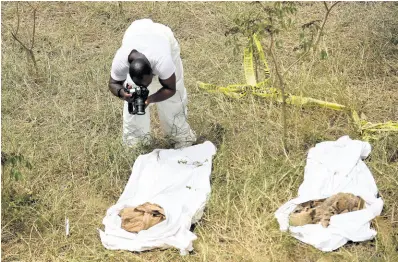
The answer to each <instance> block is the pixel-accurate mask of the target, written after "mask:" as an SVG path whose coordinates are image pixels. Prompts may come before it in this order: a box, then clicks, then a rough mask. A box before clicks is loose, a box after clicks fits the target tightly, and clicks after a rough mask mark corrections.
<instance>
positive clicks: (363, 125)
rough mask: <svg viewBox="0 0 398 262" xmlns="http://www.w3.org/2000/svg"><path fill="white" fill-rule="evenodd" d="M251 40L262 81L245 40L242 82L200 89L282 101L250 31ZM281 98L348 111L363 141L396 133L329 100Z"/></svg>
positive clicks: (394, 125)
mask: <svg viewBox="0 0 398 262" xmlns="http://www.w3.org/2000/svg"><path fill="white" fill-rule="evenodd" d="M251 40H252V41H253V43H254V45H255V46H256V48H257V52H258V56H259V59H260V60H261V62H262V63H263V65H264V69H263V70H264V75H265V78H266V79H265V80H264V81H262V82H259V83H257V79H256V74H255V69H254V62H253V44H252V42H251V41H249V43H248V45H247V46H246V48H245V49H244V58H243V68H244V73H245V79H246V84H233V85H228V86H226V87H222V86H217V85H213V84H206V83H203V82H198V86H199V88H201V89H204V90H206V91H207V92H210V93H223V94H225V95H227V96H229V97H232V98H236V99H239V98H242V97H244V96H246V95H247V94H248V93H251V94H253V95H255V96H258V97H262V98H270V99H273V100H276V101H277V102H280V103H282V102H283V97H282V92H281V90H280V89H277V88H274V87H270V86H269V84H268V81H269V79H270V76H271V75H270V70H269V67H268V64H267V60H266V59H265V54H264V50H263V47H262V45H261V43H260V41H259V39H258V37H257V35H256V34H253V37H252V39H251ZM285 97H286V100H285V101H286V103H287V104H290V105H297V106H303V105H306V106H318V107H324V108H329V109H332V110H338V111H346V112H348V113H349V114H350V115H351V118H352V120H353V122H354V124H355V126H356V128H357V129H358V131H359V133H360V134H361V136H362V138H363V139H365V140H370V139H377V137H378V136H377V134H380V133H381V132H398V122H393V121H389V122H386V123H377V124H372V123H370V122H367V121H366V120H364V119H361V118H360V117H359V116H358V113H357V112H356V111H355V110H351V109H350V108H348V107H346V106H344V105H340V104H336V103H331V102H327V101H323V100H319V99H315V98H311V97H302V96H295V95H292V94H289V93H287V94H285Z"/></svg>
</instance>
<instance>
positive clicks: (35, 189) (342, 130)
mask: <svg viewBox="0 0 398 262" xmlns="http://www.w3.org/2000/svg"><path fill="white" fill-rule="evenodd" d="M33 4H35V5H36V6H37V8H38V17H37V28H36V39H35V42H36V43H35V47H34V50H35V55H36V58H37V60H38V65H39V68H40V72H41V75H40V76H38V77H34V75H32V64H31V63H30V62H29V61H28V62H27V61H26V55H25V53H24V51H23V49H22V48H21V47H20V46H19V44H18V43H17V42H15V41H13V39H12V38H11V35H10V33H9V32H8V30H7V28H8V27H7V26H9V25H15V23H16V16H15V6H16V3H11V2H3V3H2V50H1V51H2V101H1V102H2V108H1V113H2V114H1V115H2V116H1V120H2V129H1V131H2V143H1V145H2V151H3V152H7V153H15V154H21V155H23V156H24V157H25V159H26V160H27V161H29V162H30V163H31V164H32V169H29V168H26V167H24V165H23V164H22V163H21V164H17V165H16V167H15V168H16V169H18V170H19V171H20V172H21V173H22V176H23V179H22V180H19V181H15V180H14V179H11V178H10V172H11V170H10V169H11V166H10V165H5V166H3V167H4V169H3V170H2V171H3V173H2V224H1V226H2V261H397V260H398V255H397V246H398V239H397V235H398V224H397V216H398V204H397V203H398V201H397V200H398V193H397V192H398V178H397V174H398V164H397V163H398V162H397V161H398V160H397V159H398V156H397V154H398V152H397V144H398V137H397V136H395V137H394V136H390V137H383V138H381V139H380V140H379V141H376V142H373V143H372V147H373V152H372V155H371V159H369V160H368V161H367V164H368V166H369V167H370V169H371V170H372V172H373V175H374V177H375V180H376V182H377V185H378V187H379V190H380V194H381V195H382V197H383V199H384V200H385V206H384V210H383V213H382V216H381V217H380V219H379V220H378V221H377V223H375V226H376V227H377V229H378V233H379V234H378V236H377V238H376V239H375V240H373V241H367V242H364V243H359V244H347V245H345V246H344V247H342V248H340V249H339V250H338V251H335V252H332V253H326V254H324V253H322V252H320V251H318V250H316V249H315V248H313V247H311V246H308V245H305V244H303V243H300V242H299V241H297V240H295V239H294V238H292V237H290V236H289V235H288V234H287V233H281V232H280V231H279V228H278V224H277V222H276V220H275V219H274V217H273V214H274V212H275V210H276V209H277V208H278V207H279V206H280V205H282V204H283V203H284V202H286V201H287V200H289V199H291V198H293V197H295V196H296V193H297V189H298V186H299V185H300V184H301V182H302V180H303V170H304V166H305V159H306V153H307V150H308V148H310V147H311V146H314V145H315V143H317V142H320V141H323V140H330V139H337V138H338V137H340V136H342V135H346V134H348V135H350V136H351V137H352V138H359V137H358V134H357V133H356V132H355V130H354V128H353V127H352V124H351V123H350V120H349V118H347V116H346V115H345V114H343V113H339V112H334V111H330V110H327V109H311V108H297V107H288V110H287V111H288V112H287V113H288V128H289V131H288V144H289V147H290V153H289V159H286V157H285V156H284V153H283V150H282V137H281V134H282V132H281V131H282V127H281V122H282V121H281V107H280V105H278V104H276V103H275V102H273V101H268V100H262V99H258V98H254V97H246V98H244V99H242V100H240V101H235V100H231V99H228V98H226V97H224V96H222V95H210V94H207V93H204V92H202V91H200V90H199V89H198V88H197V86H196V82H197V81H203V82H210V83H216V84H221V85H225V84H230V83H238V82H243V81H244V77H243V69H242V56H239V55H238V56H234V55H233V52H232V47H231V46H226V45H225V41H226V37H225V36H224V32H225V31H226V30H227V29H228V28H229V27H231V26H232V25H233V22H232V19H233V18H234V17H236V16H237V15H240V14H242V13H249V12H252V11H253V10H254V11H255V10H256V8H255V7H254V6H253V5H251V4H250V3H241V2H219V3H206V2H170V3H168V2H142V3H129V2H123V3H122V4H121V7H122V9H120V8H119V7H120V6H119V5H118V3H117V2H113V3H105V2H103V3H99V2H97V3H94V2H40V3H33ZM20 6H21V11H22V12H23V15H21V28H20V35H21V36H22V40H24V41H28V40H29V33H30V28H31V27H30V26H31V21H32V19H31V18H32V17H31V14H30V9H29V7H28V6H27V5H26V3H21V4H20ZM322 8H323V6H322V3H314V2H313V3H300V4H299V6H298V11H299V12H298V13H297V16H296V20H297V26H296V28H295V29H292V30H291V31H289V32H288V33H287V34H285V36H284V38H283V40H284V48H283V49H280V50H278V54H279V56H280V57H281V59H282V61H283V65H284V67H285V68H286V67H287V65H289V64H290V63H291V61H293V60H294V59H295V54H294V53H293V51H292V49H293V47H294V43H297V41H296V40H297V39H298V31H297V30H298V29H297V28H298V26H299V25H300V23H303V22H305V21H308V20H310V19H321V18H322V16H323V9H322ZM143 17H150V18H152V19H154V20H156V21H158V22H161V23H165V24H167V25H169V26H170V27H171V28H172V29H173V31H174V32H175V34H176V36H177V38H178V39H179V41H180V44H181V48H182V58H183V63H184V69H185V80H186V87H187V89H188V92H189V99H190V104H189V112H190V116H189V117H190V123H191V125H192V127H193V128H194V129H195V130H196V132H197V133H198V135H200V136H203V137H205V138H206V139H209V140H211V141H213V142H214V143H216V144H217V145H218V152H217V155H216V157H215V159H214V168H213V173H212V195H211V198H210V202H209V203H208V205H207V209H206V212H205V215H204V217H203V219H202V220H201V221H200V223H199V224H198V225H197V226H196V228H195V233H196V234H197V235H198V239H197V240H196V241H195V242H194V248H195V252H194V253H193V254H191V255H189V256H187V257H180V255H179V253H178V251H177V250H174V249H170V250H167V251H151V252H144V253H142V254H136V253H131V252H125V251H108V250H106V249H105V248H104V247H103V246H102V244H101V242H100V240H99V235H98V233H97V231H96V229H97V228H99V227H101V222H102V218H103V217H104V215H105V211H106V209H107V208H108V207H110V206H111V205H113V204H114V203H115V202H116V200H117V199H118V197H119V195H120V193H121V191H122V190H123V188H124V185H125V183H126V182H127V179H128V177H129V175H130V166H131V165H132V163H133V162H134V159H135V158H136V157H137V156H138V155H139V154H140V153H145V152H150V151H151V150H152V149H153V148H154V147H155V146H167V141H165V140H164V139H162V137H161V133H160V132H159V130H158V129H156V128H155V130H154V133H155V136H156V137H157V138H158V144H154V145H152V147H149V148H141V150H140V151H135V152H131V151H129V150H127V149H125V148H123V147H122V146H121V144H120V142H121V121H122V119H121V112H122V104H121V102H120V101H119V100H118V99H116V98H115V97H113V96H112V95H111V94H110V92H109V91H108V88H107V81H108V78H109V70H110V64H111V60H112V58H113V55H114V52H115V51H116V49H117V48H118V45H119V43H120V41H121V37H122V35H123V33H124V30H125V29H126V28H127V26H128V24H129V23H130V22H131V21H133V20H134V19H138V18H143ZM397 17H398V5H397V4H396V3H392V2H390V3H374V2H368V3H348V2H345V3H341V4H340V5H339V6H338V7H337V8H336V9H335V10H333V11H332V14H331V17H330V20H329V21H328V24H327V25H326V34H325V36H324V43H322V45H323V44H325V45H326V46H327V48H328V51H329V57H328V59H326V60H318V59H315V60H314V61H304V62H303V63H301V64H297V66H295V67H293V68H292V70H291V71H290V72H289V74H288V75H287V79H286V82H287V89H288V91H289V92H292V93H300V92H301V93H303V94H305V95H308V96H312V97H315V98H319V99H327V100H329V101H332V102H338V103H341V104H345V105H351V106H352V107H354V108H355V109H358V110H360V111H361V112H363V113H365V114H366V115H367V117H368V119H369V120H370V121H372V122H382V121H386V120H398V107H397V101H398V92H397V86H398V77H397V72H398V66H397V64H398V63H397V62H398V39H397V33H398V32H397V28H398V20H397ZM65 217H68V218H69V220H70V223H71V235H70V236H69V237H68V238H66V237H65V234H64V231H65V229H64V219H65Z"/></svg>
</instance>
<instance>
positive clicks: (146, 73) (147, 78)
mask: <svg viewBox="0 0 398 262" xmlns="http://www.w3.org/2000/svg"><path fill="white" fill-rule="evenodd" d="M129 74H130V77H131V79H132V80H133V81H134V83H135V84H137V85H139V86H145V87H148V86H149V85H150V84H151V82H152V76H153V75H152V68H151V64H150V63H149V61H148V60H147V59H145V58H137V59H134V60H133V61H132V62H131V63H130V68H129Z"/></svg>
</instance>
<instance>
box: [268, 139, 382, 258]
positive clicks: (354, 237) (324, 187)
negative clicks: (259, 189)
mask: <svg viewBox="0 0 398 262" xmlns="http://www.w3.org/2000/svg"><path fill="white" fill-rule="evenodd" d="M370 151H371V146H370V144H369V143H367V142H362V141H358V140H351V139H350V138H349V137H348V136H343V137H341V138H339V139H338V140H337V141H326V142H322V143H319V144H317V145H316V146H315V147H313V148H311V149H310V150H309V153H308V156H307V163H306V166H305V170H304V181H303V183H302V184H301V185H300V187H299V190H298V196H297V198H295V199H292V200H290V201H288V202H287V203H285V204H284V205H282V206H281V207H280V208H279V209H278V210H277V211H276V212H275V217H276V218H277V220H278V222H279V225H280V229H281V230H282V231H287V230H289V232H290V233H291V234H292V235H293V236H294V237H295V238H297V239H299V240H301V241H302V242H305V243H307V244H310V245H313V246H314V247H316V248H318V249H320V250H322V251H333V250H336V249H338V248H339V247H341V246H343V245H344V244H345V243H347V242H348V241H354V242H359V241H365V240H370V239H373V238H374V237H375V236H376V231H375V230H374V229H371V228H370V222H371V220H372V219H373V218H375V217H376V216H378V215H380V213H381V211H382V209H383V200H382V199H381V198H378V197H377V195H378V189H377V186H376V183H375V181H374V179H373V176H372V174H371V172H370V170H369V169H368V167H367V166H366V164H365V163H364V162H363V161H362V160H363V159H365V158H366V157H367V156H368V155H369V154H370ZM339 192H343V193H352V194H354V195H357V196H360V197H361V198H363V199H364V200H365V202H366V204H365V208H364V209H362V210H359V211H354V212H349V213H345V214H340V215H334V216H332V217H331V219H330V225H329V226H328V227H327V228H324V227H322V225H320V224H308V225H304V226H298V227H293V226H289V215H290V213H291V212H292V211H293V210H294V209H295V207H296V206H297V205H298V204H301V203H304V202H306V201H309V200H315V199H322V198H327V197H330V196H332V195H334V194H337V193H339Z"/></svg>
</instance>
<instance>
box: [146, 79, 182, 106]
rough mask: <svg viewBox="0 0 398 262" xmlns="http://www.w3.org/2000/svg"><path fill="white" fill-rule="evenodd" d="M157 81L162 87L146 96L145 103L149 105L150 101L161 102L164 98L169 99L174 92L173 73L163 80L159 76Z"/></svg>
mask: <svg viewBox="0 0 398 262" xmlns="http://www.w3.org/2000/svg"><path fill="white" fill-rule="evenodd" d="M159 82H160V84H161V85H162V88H160V89H159V90H158V91H157V92H156V93H155V94H152V95H150V96H148V98H147V100H146V101H145V104H146V105H149V104H150V103H157V102H162V101H164V100H166V99H169V98H170V97H172V96H173V95H174V94H175V93H176V75H175V73H173V74H172V75H171V76H170V77H169V78H167V79H164V80H162V79H160V78H159Z"/></svg>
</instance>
